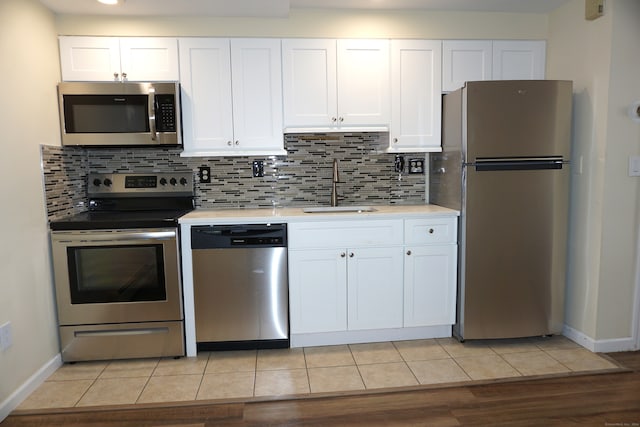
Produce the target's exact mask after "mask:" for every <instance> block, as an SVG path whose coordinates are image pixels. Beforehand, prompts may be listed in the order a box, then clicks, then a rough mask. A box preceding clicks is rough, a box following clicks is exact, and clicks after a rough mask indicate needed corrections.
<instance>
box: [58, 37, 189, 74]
mask: <svg viewBox="0 0 640 427" xmlns="http://www.w3.org/2000/svg"><path fill="white" fill-rule="evenodd" d="M59 42H60V65H61V69H62V80H64V81H177V80H179V78H180V74H179V69H178V42H177V40H176V39H175V38H168V37H84V36H63V37H60V39H59Z"/></svg>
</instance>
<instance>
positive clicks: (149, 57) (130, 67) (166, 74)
mask: <svg viewBox="0 0 640 427" xmlns="http://www.w3.org/2000/svg"><path fill="white" fill-rule="evenodd" d="M120 65H121V70H122V76H123V80H129V81H178V80H180V73H179V71H178V70H179V68H178V41H177V40H176V39H175V38H170V37H166V38H165V37H122V38H121V39H120Z"/></svg>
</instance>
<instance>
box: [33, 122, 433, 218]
mask: <svg viewBox="0 0 640 427" xmlns="http://www.w3.org/2000/svg"><path fill="white" fill-rule="evenodd" d="M387 137H388V135H387V134H381V133H357V134H355V133H354V134H348V133H340V134H333V133H331V134H288V135H285V148H286V150H287V152H288V155H287V156H266V157H265V156H262V157H259V156H257V157H180V152H181V149H180V148H99V149H97V148H79V147H59V146H42V164H43V173H44V180H45V191H46V197H47V212H48V216H49V219H50V220H51V219H58V218H61V217H64V216H66V215H70V214H74V213H77V212H80V211H83V210H85V205H86V177H87V174H88V173H89V172H102V173H111V172H136V173H139V172H142V173H144V172H172V171H187V170H188V171H191V172H192V173H193V174H194V177H195V179H194V182H195V183H196V184H195V185H196V188H195V190H196V206H197V207H200V208H256V207H273V206H308V205H329V201H330V198H331V182H332V167H333V159H334V158H335V159H337V160H338V163H339V175H340V183H339V184H338V194H339V196H340V203H341V204H345V205H349V204H350V205H359V204H405V205H410V204H424V203H425V200H426V186H425V175H423V174H415V175H413V174H412V175H409V174H406V173H403V174H399V173H397V172H395V171H394V155H393V154H389V153H385V152H384V147H385V146H386V145H387ZM421 157H424V155H422V154H406V155H405V163H408V159H409V158H421ZM253 160H262V161H264V177H259V178H254V177H252V171H251V164H252V161H253ZM200 166H209V167H210V168H211V178H212V179H211V183H207V184H204V183H200V182H199V180H198V179H197V173H198V167H200Z"/></svg>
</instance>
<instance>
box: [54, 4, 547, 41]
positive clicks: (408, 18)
mask: <svg viewBox="0 0 640 427" xmlns="http://www.w3.org/2000/svg"><path fill="white" fill-rule="evenodd" d="M56 25H57V28H58V31H59V33H60V34H63V35H116V36H117V35H120V36H144V35H153V36H176V35H178V36H222V37H341V38H348V37H389V38H403V37H406V38H435V39H438V38H442V39H445V38H450V39H465V38H486V39H492V38H494V39H545V38H546V35H547V16H546V15H541V14H515V13H511V14H510V13H486V12H485V13H481V12H423V11H407V12H399V11H369V12H367V11H355V10H313V9H293V10H292V11H291V13H290V16H289V18H286V19H275V18H270V19H259V18H207V17H166V18H165V17H152V18H135V17H133V18H122V17H99V16H73V15H61V16H59V17H58V18H57V20H56Z"/></svg>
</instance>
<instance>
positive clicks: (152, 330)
mask: <svg viewBox="0 0 640 427" xmlns="http://www.w3.org/2000/svg"><path fill="white" fill-rule="evenodd" d="M168 332H169V328H144V329H142V328H141V329H105V330H101V331H75V332H74V333H73V334H74V336H76V337H77V338H82V337H107V336H120V335H125V336H126V335H150V334H166V333H168Z"/></svg>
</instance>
